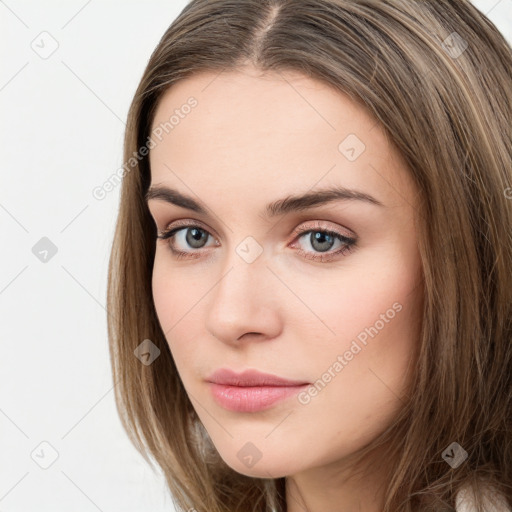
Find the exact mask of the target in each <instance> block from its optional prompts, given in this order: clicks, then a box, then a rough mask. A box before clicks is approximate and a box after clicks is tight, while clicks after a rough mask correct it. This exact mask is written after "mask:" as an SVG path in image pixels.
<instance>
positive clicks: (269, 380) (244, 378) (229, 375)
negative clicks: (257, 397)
mask: <svg viewBox="0 0 512 512" xmlns="http://www.w3.org/2000/svg"><path fill="white" fill-rule="evenodd" d="M206 381H207V382H213V383H215V384H223V385H225V386H239V387H249V386H252V387H261V386H272V387H280V386H302V385H304V384H309V382H307V381H304V380H290V379H285V378H283V377H278V376H277V375H272V374H270V373H263V372H259V371H258V370H245V371H244V372H242V373H236V372H234V371H233V370H230V369H228V368H221V369H220V370H216V371H215V372H213V373H212V374H211V375H210V376H209V377H208V378H207V379H206Z"/></svg>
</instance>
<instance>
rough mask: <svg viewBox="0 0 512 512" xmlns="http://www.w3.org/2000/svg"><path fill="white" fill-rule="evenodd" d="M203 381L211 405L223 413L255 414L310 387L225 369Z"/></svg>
mask: <svg viewBox="0 0 512 512" xmlns="http://www.w3.org/2000/svg"><path fill="white" fill-rule="evenodd" d="M206 381H207V382H208V383H209V387H210V390H211V392H212V395H213V398H214V399H215V401H216V402H217V403H218V404H219V405H220V406H222V407H224V408H225V409H228V410H231V411H237V412H257V411H262V410H264V409H268V408H270V407H272V406H273V405H274V404H276V403H277V402H279V401H281V400H284V399H286V398H288V397H291V396H293V395H295V394H297V393H299V392H300V391H301V390H303V389H305V388H306V387H307V386H309V385H310V383H309V382H305V381H298V380H290V379H285V378H282V377H278V376H277V375H272V374H269V373H262V372H259V371H257V370H246V371H244V372H242V373H236V372H234V371H232V370H229V369H227V368H222V369H220V370H217V371H216V372H214V373H213V374H212V375H210V376H209V377H208V378H207V379H206Z"/></svg>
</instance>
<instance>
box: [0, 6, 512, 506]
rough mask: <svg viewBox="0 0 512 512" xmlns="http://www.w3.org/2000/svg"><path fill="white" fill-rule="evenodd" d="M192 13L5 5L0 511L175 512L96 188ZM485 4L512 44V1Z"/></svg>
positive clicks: (110, 199) (106, 209) (117, 163)
mask: <svg viewBox="0 0 512 512" xmlns="http://www.w3.org/2000/svg"><path fill="white" fill-rule="evenodd" d="M186 3H187V2H186V1H185V0H167V1H161V0H152V1H146V2H143V1H142V0H138V1H136V0H130V1H126V0H125V1H124V2H120V1H119V2H114V1H112V0H102V1H100V0H89V1H87V0H72V1H70V0H67V1H64V0H61V1H57V0H46V1H45V2H36V1H23V0H6V1H5V2H4V1H1V0H0V19H1V22H2V23H1V34H2V44H1V52H2V54H1V56H0V62H1V67H0V106H1V112H2V115H1V123H0V126H1V140H2V146H1V148H2V155H1V174H0V176H1V186H0V228H1V234H2V250H1V253H0V254H1V261H0V263H1V266H0V322H1V323H0V326H1V352H0V375H1V385H0V512H20V511H23V512H29V511H30V512H31V511H36V510H37V511H38V512H46V511H48V512H49V511H51V512H60V511H71V510H72V511H74V512H94V511H98V510H99V511H102V512H114V511H124V512H135V511H137V512H142V511H151V512H160V511H166V512H171V511H172V510H173V506H172V501H171V498H170V496H169V494H168V491H167V490H166V488H165V484H164V481H163V478H162V476H161V474H160V473H157V474H155V473H153V472H152V471H151V470H150V469H149V468H148V467H147V465H146V463H145V462H144V460H143V459H142V457H141V456H140V455H139V454H138V453H137V452H136V451H135V449H134V448H133V447H132V446H131V444H130V443H129V441H128V439H127V437H126V434H125V433H124V431H123V430H122V428H121V425H120V422H119V419H118V417H117V411H116V409H115V405H114V397H113V389H112V385H113V383H112V378H111V374H110V363H109V354H108V344H107V336H106V312H105V309H104V306H105V294H106V279H107V264H108V258H109V251H110V244H111V241H112V236H113V228H114V223H115V218H116V213H117V206H118V201H119V187H117V188H116V189H115V190H113V191H112V192H110V193H109V194H108V195H107V197H106V198H105V199H103V200H101V201H100V200H97V199H95V198H94V197H93V195H92V191H93V189H94V188H95V187H97V186H101V185H102V184H103V183H104V181H105V180H106V179H107V178H108V177H109V176H110V175H111V174H112V173H113V172H115V171H116V170H117V169H118V168H119V167H121V165H122V163H123V162H122V141H123V133H124V132H123V131H124V128H125V125H124V122H125V119H126V115H127V112H128V108H129V105H130V102H131V99H132V96H133V94H134V92H135V89H136V87H137V85H138V81H139V79H140V77H141V75H142V72H143V70H144V68H145V66H146V63H147V60H148V58H149V56H150V54H151V52H152V50H153V49H154V48H155V46H156V44H157V43H158V41H159V39H160V37H161V36H162V35H163V33H164V31H165V30H166V29H167V27H168V26H169V25H170V23H171V22H172V21H173V19H174V18H175V17H176V16H177V15H178V14H179V12H181V10H182V9H183V7H184V6H185V5H186ZM474 3H475V5H476V6H477V7H478V8H479V9H480V10H481V11H482V12H484V13H486V14H488V16H489V18H490V19H491V20H492V21H493V22H494V23H495V24H496V25H497V27H498V28H499V29H500V30H501V31H502V33H503V34H504V35H505V37H506V38H507V39H508V40H509V41H510V42H512V0H478V1H475V2H474ZM43 4H44V5H43ZM44 31H46V32H48V33H49V34H51V37H52V38H54V40H55V41H56V42H57V43H58V48H57V50H56V51H55V52H54V53H53V54H52V55H51V56H49V57H48V58H46V59H44V58H41V57H40V56H39V54H38V53H36V51H34V49H33V48H32V47H31V45H32V46H36V45H38V44H39V45H40V49H39V50H38V51H40V52H42V51H43V48H42V46H43V43H41V38H45V39H44V48H46V49H47V50H48V49H51V45H52V44H57V43H52V40H51V39H50V36H48V35H42V36H40V34H41V32H44ZM33 41H34V42H33ZM42 237H47V238H49V239H50V240H51V241H52V243H53V244H54V245H55V246H56V248H57V253H56V254H55V255H54V256H53V257H51V258H49V260H48V261H47V262H46V263H43V262H41V261H40V260H39V259H38V258H36V256H35V255H34V254H33V252H32V248H33V247H34V245H35V244H36V243H37V242H38V241H39V240H40V239H41V238H42ZM50 255H51V253H50ZM41 442H47V443H50V445H51V446H52V447H53V448H54V449H55V450H56V452H57V453H58V458H57V459H56V460H55V462H54V463H53V464H52V465H51V466H50V467H49V468H48V469H42V468H41V467H40V466H39V465H38V464H37V463H36V462H35V460H37V461H38V462H39V463H40V464H43V465H44V464H45V463H46V464H49V463H50V462H51V461H52V459H51V457H52V449H51V448H49V447H48V446H46V445H40V443H41ZM32 457H33V458H32Z"/></svg>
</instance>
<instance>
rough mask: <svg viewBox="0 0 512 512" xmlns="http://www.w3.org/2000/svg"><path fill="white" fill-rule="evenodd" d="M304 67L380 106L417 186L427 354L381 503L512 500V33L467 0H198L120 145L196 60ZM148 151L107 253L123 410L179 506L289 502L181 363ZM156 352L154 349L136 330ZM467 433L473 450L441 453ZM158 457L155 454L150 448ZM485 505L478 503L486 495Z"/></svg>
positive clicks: (166, 38)
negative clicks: (166, 315) (469, 497)
mask: <svg viewBox="0 0 512 512" xmlns="http://www.w3.org/2000/svg"><path fill="white" fill-rule="evenodd" d="M245 64H252V65H254V66H256V67H257V68H258V69H260V70H262V71H267V70H268V71H284V70H294V71H300V72H302V73H303V74H304V75H307V76H308V77H312V78H315V79H317V80H320V81H322V82H324V83H326V84H329V85H330V86H333V87H335V88H337V89H338V90H339V91H341V92H342V93H345V94H347V95H349V97H350V98H352V99H353V100H354V101H357V102H358V103H359V104H361V105H362V106H364V107H365V108H366V109H367V111H368V112H369V113H370V114H372V115H373V116H374V117H375V119H376V120H378V121H379V122H380V124H381V126H382V127H383V129H384V130H385V132H386V134H387V136H388V137H389V139H390V140H391V141H392V142H393V143H394V144H395V145H396V147H397V148H398V149H399V151H400V152H401V153H402V155H403V157H404V158H405V161H406V163H407V165H408V167H409V170H410V173H411V176H412V177H413V179H414V181H415V183H416V185H417V187H418V190H419V192H420V199H421V200H420V206H419V210H418V212H419V214H420V215H419V221H420V225H421V226H420V227H421V229H420V232H419V242H418V243H419V250H420V255H421V259H422V265H423V274H424V284H425V296H424V299H425V300H424V310H423V311H422V315H423V317H422V332H421V337H420V340H419V343H420V346H419V349H418V360H417V371H416V372H415V374H414V378H413V379H412V383H411V388H410V393H409V400H408V402H407V403H406V404H404V406H403V409H402V410H401V411H400V413H399V414H398V415H397V417H396V418H395V421H394V422H393V424H392V425H390V426H389V428H388V429H386V430H385V432H383V433H382V435H380V436H379V437H378V438H377V439H375V440H373V441H372V442H371V443H370V444H369V445H368V446H366V447H365V448H364V450H363V452H364V453H362V455H371V453H372V451H373V450H376V449H377V448H378V447H380V448H382V447H383V446H385V447H386V450H387V451H386V454H387V458H388V460H389V461H392V463H393V471H391V472H390V474H389V481H388V482H387V484H386V494H385V508H384V512H420V511H427V510H429V511H434V510H435V511H436V512H437V511H441V510H446V511H450V510H453V507H454V503H455V495H456V492H457V491H458V490H459V489H461V487H462V486H463V485H472V484H476V483H478V482H480V481H481V480H483V481H486V482H489V483H490V484H491V485H492V486H494V487H495V488H496V490H498V491H499V492H500V493H502V494H503V495H504V496H505V498H506V499H507V500H508V503H509V505H510V504H512V404H511V398H512V343H511V342H512V336H511V333H512V325H511V323H512V322H511V318H512V315H511V308H512V188H511V187H512V100H511V95H512V49H511V47H510V45H509V44H508V43H507V42H506V40H505V39H504V37H503V36H502V34H501V33H500V32H499V31H498V30H497V29H496V27H495V26H494V25H493V24H492V23H491V22H490V21H489V20H488V19H487V18H486V17H485V16H484V15H483V14H482V13H481V12H479V11H478V10H477V9H476V8H475V7H474V6H473V5H472V4H471V3H470V2H469V1H468V0H421V1H412V0H357V1H354V0H192V1H191V2H190V3H189V4H188V5H187V6H186V7H185V9H184V10H183V11H182V13H181V14H180V16H179V17H178V18H177V19H176V20H175V21H174V22H173V23H172V24H171V26H170V27H169V28H168V30H167V31H166V32H165V34H164V35H163V37H162V38H161V40H160V42H159V43H158V45H157V47H156V49H155V50H154V52H153V54H152V55H151V58H150V60H149V63H148V65H147V67H146V70H145V72H144V74H143V76H142V79H141V81H140V84H139V86H138V89H137V91H136V93H135V97H134V99H133V102H132V104H131V107H130V111H129V115H128V123H127V129H126V135H125V148H124V156H125V160H128V159H129V158H131V157H132V155H133V154H134V153H136V152H138V150H139V149H140V148H142V147H143V146H145V145H146V144H147V140H148V136H149V135H150V129H151V125H152V121H153V119H154V115H155V111H156V108H157V106H158V103H159V100H160V99H161V97H162V95H163V94H164V92H166V91H167V90H168V89H169V87H172V85H173V84H175V83H177V82H178V81H180V80H184V79H186V78H187V77H189V76H191V75H192V74H193V73H195V72H199V71H215V72H217V73H220V72H222V71H223V70H227V71H229V70H236V69H237V68H239V67H241V66H243V65H245ZM149 183H150V168H149V159H148V157H147V156H145V157H144V158H141V159H140V161H137V163H136V165H135V166H134V167H133V169H132V170H131V171H130V172H127V173H126V175H125V176H124V178H123V182H122V190H121V200H120V208H119V216H118V221H117V226H116V231H115V238H114V241H113V246H112V252H111V256H110V263H109V279H108V290H107V295H108V297H107V299H108V312H109V316H108V332H109V348H110V353H111V362H112V372H113V376H114V381H115V382H116V386H115V397H116V404H117V408H118V412H119V414H120V418H121V420H122V423H123V426H124V428H125V429H126V431H127V433H128V435H129V436H130V439H131V440H132V442H133V443H134V445H135V446H136V447H137V449H138V450H139V451H140V452H141V454H143V456H144V457H145V459H146V460H147V461H148V463H151V464H153V461H154V462H156V464H157V465H158V466H159V468H160V469H161V470H162V471H163V474H164V475H165V478H166V481H167V483H168V486H169V489H170V491H171V492H172V494H173V499H174V500H175V503H176V506H177V507H178V509H179V510H188V509H190V508H192V507H193V510H195V511H197V512H249V511H252V512H271V511H276V512H284V511H285V510H286V505H285V502H284V490H285V487H284V484H285V481H284V478H278V479H258V478H251V477H248V476H245V475H241V474H239V473H237V472H235V471H234V470H232V469H231V468H229V467H228V466H227V465H226V464H225V463H224V462H223V461H222V459H221V458H220V456H219V454H218V453H217V452H216V450H215V448H214V447H213V445H212V442H211V440H210V439H209V437H208V435H207V433H206V432H205V429H204V427H203V426H202V425H201V424H200V422H199V420H198V417H197V415H196V414H195V412H194V410H193V407H192V405H191V402H190V401H189V399H188V396H187V394H186V391H185V389H184V387H183V385H182V383H181V381H180V378H179V376H178V372H177V370H176V367H175V365H174V362H173V359H172V356H171V353H170V350H169V347H168V344H167V342H166V339H165V337H164V335H163V332H162V331H161V329H160V327H159V323H158V319H157V316H156V312H155V308H154V304H153V299H152V290H151V277H152V269H153V260H154V254H155V237H156V228H155V225H154V222H153V220H152V218H151V216H150V214H149V211H148V209H147V206H146V203H145V201H144V195H145V192H146V190H147V188H148V186H149ZM147 338H149V339H151V340H152V342H153V343H155V344H156V345H157V346H158V347H159V349H160V351H161V355H160V357H158V358H157V359H156V360H155V361H154V362H153V364H151V365H148V366H146V365H144V364H141V363H140V361H139V360H138V359H137V358H136V357H135V356H134V350H135V348H136V347H137V346H138V345H139V344H140V343H141V342H142V341H143V340H144V339H147ZM452 442H457V443H458V444H459V445H460V446H461V447H462V448H463V449H464V450H465V451H466V452H467V453H468V458H467V460H465V461H464V463H462V464H461V465H460V466H458V467H456V468H452V467H450V465H448V464H447V463H446V462H445V460H444V459H443V457H442V453H443V451H444V450H445V449H446V448H447V447H448V446H449V445H450V444H451V443H452ZM151 459H153V460H151ZM480 510H481V511H482V512H483V508H481V509H480Z"/></svg>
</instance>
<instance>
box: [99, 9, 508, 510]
mask: <svg viewBox="0 0 512 512" xmlns="http://www.w3.org/2000/svg"><path fill="white" fill-rule="evenodd" d="M511 86H512V49H511V48H510V46H509V45H508V44H507V42H506V41H505V40H504V38H503V37H502V35H501V34H500V33H499V32H498V31H497V29H496V28H495V27H494V26H493V25H492V24H491V23H490V21H489V20H488V19H487V18H485V16H483V15H482V14H481V13H480V12H479V11H478V10H477V9H475V8H474V7H473V6H472V5H471V4H470V3H469V2H468V1H465V0H457V1H448V0H443V1H437V0H436V1H434V0H430V1H422V2H410V1H408V0H407V1H405V0H380V1H375V0H361V1H358V2H354V1H348V0H293V1H292V0H264V1H262V0H237V1H234V0H208V1H206V0H192V1H191V2H190V3H189V4H188V5H187V7H186V8H185V9H184V10H183V12H182V13H181V15H180V16H179V17H178V19H177V20H175V21H174V23H173V24H172V25H171V26H170V27H169V29H168V30H167V31H166V33H165V34H164V36H163V37H162V39H161V40H160V42H159V44H158V46H157V48H156V49H155V51H154V52H153V54H152V56H151V59H150V61H149V63H148V66H147V68H146V70H145V72H144V75H143V77H142V79H141V82H140V84H139V87H138V89H137V92H136V94H135V97H134V100H133V102H132V105H131V108H130V112H129V116H128V124H127V131H126V138H125V160H126V163H127V165H126V167H125V169H126V172H125V173H124V174H125V175H124V179H123V185H122V192H121V204H120V210H119V218H118V223H117V228H116V233H115V239H114V243H113V248H112V254H111V260H110V272H109V287H108V303H109V313H110V315H109V340H110V350H111V355H112V370H113V375H114V380H115V381H116V382H117V386H116V400H117V405H118V410H119V413H120V416H121V419H122V421H123V425H124V426H125V428H126V430H127V432H128V434H129V435H130V438H131V439H132V441H133V443H134V444H135V446H136V447H137V448H138V449H139V450H140V452H141V453H142V454H143V455H144V456H145V458H146V460H147V461H148V462H149V463H156V464H157V465H158V466H159V467H160V468H161V469H162V470H163V473H164V475H165V477H166V481H167V483H168V485H169V488H170V490H171V492H172V494H173V497H174V500H175V503H176V506H177V508H178V510H190V511H197V512H206V511H208V512H221V511H222V512H227V511H229V512H233V511H244V512H246V511H267V512H270V511H279V512H281V511H285V510H286V511H288V512H298V511H302V510H309V511H313V512H316V511H319V510H343V511H356V510H364V511H365V512H377V511H378V512H380V511H385V512H391V511H393V512H406V511H409V512H420V511H421V512H422V511H441V510H442V511H453V510H457V511H458V512H461V511H466V512H467V511H479V512H482V511H486V512H489V511H503V510H510V506H511V504H512V442H511V441H512V439H511V432H512V421H511V395H512V393H511V389H512V388H511V382H512V381H511V375H512V345H511V343H510V341H511V318H512V316H511V304H512V297H511V294H512V282H511V281H512V280H511V277H510V268H512V240H511V234H510V233H511V227H512V203H511V200H510V198H511V197H512V188H511V187H512V133H511V128H510V127H511V119H512V103H511V97H510V94H511V93H510V91H511V90H512V88H511ZM151 459H153V460H151Z"/></svg>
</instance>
